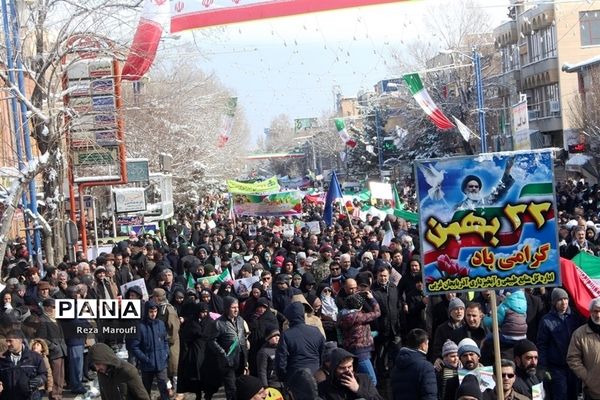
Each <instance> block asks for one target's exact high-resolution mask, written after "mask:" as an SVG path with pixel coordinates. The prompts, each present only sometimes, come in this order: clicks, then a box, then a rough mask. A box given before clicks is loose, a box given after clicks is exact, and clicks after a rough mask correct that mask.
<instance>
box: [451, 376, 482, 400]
mask: <svg viewBox="0 0 600 400" xmlns="http://www.w3.org/2000/svg"><path fill="white" fill-rule="evenodd" d="M456 399H457V400H481V399H482V394H481V388H480V387H479V381H478V380H477V377H476V376H475V375H473V374H469V375H467V376H465V377H464V378H463V381H462V383H461V384H460V387H459V388H458V390H457V391H456Z"/></svg>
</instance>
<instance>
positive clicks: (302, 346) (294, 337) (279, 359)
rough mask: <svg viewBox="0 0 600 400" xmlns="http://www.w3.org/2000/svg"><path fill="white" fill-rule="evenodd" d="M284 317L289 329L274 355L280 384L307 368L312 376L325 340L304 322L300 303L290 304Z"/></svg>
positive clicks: (317, 365) (318, 364) (316, 330)
mask: <svg viewBox="0 0 600 400" xmlns="http://www.w3.org/2000/svg"><path fill="white" fill-rule="evenodd" d="M284 315H285V317H286V318H287V320H288V321H289V323H290V328H289V329H288V330H286V331H285V332H283V334H282V335H281V338H280V339H279V345H278V346H277V351H276V353H275V371H276V372H277V376H278V377H279V380H280V381H282V382H285V381H286V379H287V377H288V376H292V375H293V374H294V373H295V372H296V371H298V370H300V369H302V368H308V369H309V370H310V372H311V373H312V374H314V373H315V372H316V371H317V370H318V369H319V366H320V363H321V354H323V348H324V347H325V338H324V337H323V335H322V334H321V332H320V331H319V329H317V328H315V327H314V326H310V325H307V324H306V323H305V322H304V306H303V305H302V303H292V304H290V305H289V306H288V307H287V308H286V309H285V312H284Z"/></svg>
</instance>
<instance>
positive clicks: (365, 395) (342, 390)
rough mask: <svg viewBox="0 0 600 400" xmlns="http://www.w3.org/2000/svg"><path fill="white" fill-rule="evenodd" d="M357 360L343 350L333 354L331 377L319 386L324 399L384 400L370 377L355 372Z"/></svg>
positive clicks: (337, 350) (339, 349)
mask: <svg viewBox="0 0 600 400" xmlns="http://www.w3.org/2000/svg"><path fill="white" fill-rule="evenodd" d="M355 359H356V356H354V355H353V354H352V353H350V352H348V351H346V350H344V349H341V348H337V349H334V350H333V351H332V352H331V358H330V360H331V361H330V372H329V376H328V377H327V379H326V380H324V381H322V382H320V383H319V386H318V387H319V396H320V397H321V398H322V399H324V400H338V399H365V400H383V397H381V395H380V394H379V393H378V392H377V388H376V387H375V385H374V384H373V383H372V382H371V379H370V378H369V376H368V375H366V374H360V373H355V372H354V361H355Z"/></svg>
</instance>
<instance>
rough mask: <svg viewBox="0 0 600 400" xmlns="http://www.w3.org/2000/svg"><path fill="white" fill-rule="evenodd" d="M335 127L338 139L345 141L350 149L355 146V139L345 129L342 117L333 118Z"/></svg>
mask: <svg viewBox="0 0 600 400" xmlns="http://www.w3.org/2000/svg"><path fill="white" fill-rule="evenodd" d="M335 129H337V132H338V135H340V139H342V141H343V142H344V143H346V146H348V147H350V148H352V149H353V148H354V147H356V140H354V139H352V138H351V137H350V134H349V133H348V131H347V130H346V124H345V123H344V120H343V119H342V118H336V119H335Z"/></svg>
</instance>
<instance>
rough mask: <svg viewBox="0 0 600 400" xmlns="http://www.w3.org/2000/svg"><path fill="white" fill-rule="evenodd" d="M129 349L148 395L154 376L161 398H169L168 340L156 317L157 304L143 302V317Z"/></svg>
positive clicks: (163, 325)
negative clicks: (138, 368)
mask: <svg viewBox="0 0 600 400" xmlns="http://www.w3.org/2000/svg"><path fill="white" fill-rule="evenodd" d="M131 349H132V350H133V353H134V354H135V356H136V358H137V359H138V360H139V366H140V370H141V371H142V382H143V383H144V387H145V388H146V391H147V392H148V395H150V390H151V387H152V381H153V380H154V377H155V376H156V378H157V380H158V390H159V392H160V398H161V400H168V399H169V391H168V389H167V382H168V380H169V378H168V377H167V359H168V358H169V342H168V337H167V328H166V327H165V324H164V322H162V321H161V320H160V319H158V304H156V303H155V302H154V301H153V300H149V301H147V302H146V304H145V309H144V318H143V319H142V321H141V322H140V324H139V325H138V329H137V336H136V337H135V338H134V339H132V340H131Z"/></svg>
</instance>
